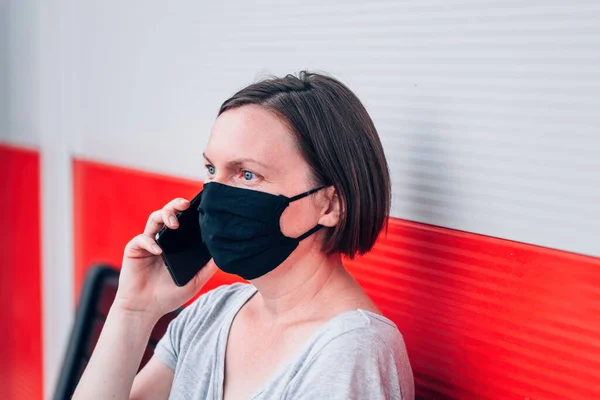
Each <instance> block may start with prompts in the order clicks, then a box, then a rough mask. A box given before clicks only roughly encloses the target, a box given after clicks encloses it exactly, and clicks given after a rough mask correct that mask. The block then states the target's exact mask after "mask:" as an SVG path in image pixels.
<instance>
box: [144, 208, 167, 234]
mask: <svg viewBox="0 0 600 400" xmlns="http://www.w3.org/2000/svg"><path fill="white" fill-rule="evenodd" d="M164 225H165V223H164V220H163V210H156V211H154V212H153V213H152V214H150V216H149V217H148V222H146V227H145V228H144V235H148V236H151V237H154V235H156V233H157V232H158V231H160V230H161V229H162V227H163V226H164Z"/></svg>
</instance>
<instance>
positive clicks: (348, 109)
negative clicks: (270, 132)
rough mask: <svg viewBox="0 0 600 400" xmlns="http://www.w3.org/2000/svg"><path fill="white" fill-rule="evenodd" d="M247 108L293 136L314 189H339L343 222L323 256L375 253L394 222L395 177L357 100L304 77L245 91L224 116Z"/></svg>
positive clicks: (340, 87)
mask: <svg viewBox="0 0 600 400" xmlns="http://www.w3.org/2000/svg"><path fill="white" fill-rule="evenodd" d="M248 104H254V105H259V106H261V107H263V108H265V109H266V110H268V111H271V112H273V113H275V114H276V115H277V116H278V117H279V118H280V119H281V120H282V121H283V122H284V123H285V124H286V125H287V126H288V127H289V129H290V131H291V132H292V134H293V135H294V137H295V139H296V142H297V145H298V147H299V149H300V152H301V153H302V155H303V157H304V158H305V160H306V161H307V163H308V164H309V166H310V168H311V170H312V174H313V179H314V182H313V183H314V184H315V185H317V186H321V185H323V186H333V187H334V188H335V190H336V194H337V196H338V198H339V200H340V220H339V223H338V224H337V226H335V227H333V228H330V229H329V231H328V233H327V238H326V240H325V241H324V243H323V250H324V251H325V252H326V253H328V254H331V253H335V252H340V253H341V254H343V255H345V256H347V257H350V258H352V257H354V255H355V254H356V253H358V254H364V253H366V252H368V251H369V250H371V248H372V247H373V245H374V244H375V240H376V239H377V237H378V235H379V233H380V232H381V230H382V228H383V227H384V225H385V224H386V222H387V218H388V216H389V210H390V203H391V188H390V176H389V170H388V164H387V161H386V159H385V154H384V151H383V146H382V145H381V141H380V140H379V135H378V134H377V130H376V129H375V125H374V124H373V121H372V120H371V117H370V116H369V114H368V113H367V110H366V109H365V107H364V106H363V104H362V103H361V102H360V100H359V99H358V97H356V95H355V94H354V93H353V92H352V91H351V90H350V89H349V88H348V87H346V86H345V85H344V84H342V83H341V82H339V81H338V80H336V79H334V78H332V77H329V76H326V75H322V74H318V73H312V72H308V71H302V72H300V73H299V74H298V75H297V76H295V75H287V76H285V77H283V78H277V77H273V78H269V79H266V80H263V81H260V82H257V83H254V84H252V85H250V86H248V87H246V88H244V89H242V90H240V91H239V92H237V93H236V94H235V95H233V96H232V97H231V98H229V99H227V100H226V101H225V102H224V103H223V104H222V105H221V108H220V110H219V115H221V114H223V113H224V112H226V111H227V110H230V109H233V108H237V107H242V106H244V105H248Z"/></svg>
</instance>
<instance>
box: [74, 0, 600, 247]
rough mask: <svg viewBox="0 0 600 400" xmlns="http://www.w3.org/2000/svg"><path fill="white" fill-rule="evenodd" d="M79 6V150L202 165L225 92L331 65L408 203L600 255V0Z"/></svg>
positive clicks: (169, 169)
mask: <svg viewBox="0 0 600 400" xmlns="http://www.w3.org/2000/svg"><path fill="white" fill-rule="evenodd" d="M72 7H74V9H73V15H74V19H73V20H74V21H75V22H74V23H75V26H74V27H73V35H74V38H73V40H74V48H73V51H74V52H75V57H73V65H72V70H71V71H69V72H70V73H72V83H71V84H72V85H74V86H73V88H72V92H73V95H74V96H76V101H73V102H72V104H73V109H72V114H71V116H72V118H73V120H72V123H73V124H74V127H75V130H76V131H77V135H76V136H75V143H74V144H73V146H74V149H75V151H76V153H77V154H79V155H82V156H86V157H90V158H94V159H100V160H104V161H109V162H116V163H119V164H124V165H130V166H135V167H140V168H145V169H150V170H154V171H159V172H164V173H170V174H176V175H184V176H191V177H201V176H202V172H201V171H202V168H201V164H202V162H201V158H200V154H201V152H202V149H203V146H204V144H205V142H206V139H207V136H208V132H209V130H210V126H211V124H212V121H213V118H214V115H215V113H216V110H217V108H218V106H219V104H220V102H221V101H223V100H224V99H225V98H226V97H227V96H228V95H230V94H232V93H233V92H234V91H235V90H237V89H238V88H240V87H242V86H243V85H245V84H247V83H249V82H251V81H253V80H254V79H255V78H257V77H259V76H260V75H261V74H262V73H264V72H271V73H275V74H284V73H288V72H293V71H298V70H300V69H302V68H311V69H318V70H324V71H328V72H330V73H332V74H334V75H336V76H338V77H340V78H341V79H343V80H344V81H345V82H347V83H348V84H349V85H350V86H351V87H352V88H353V89H354V90H355V91H356V92H357V94H358V95H359V96H360V97H361V98H362V99H363V101H364V102H365V104H366V105H367V107H368V109H369V111H370V112H371V114H372V116H373V118H374V120H375V123H376V125H377V127H378V128H379V131H380V134H381V137H382V140H383V142H384V145H385V148H386V152H387V154H388V158H389V161H390V165H391V169H392V176H393V184H394V206H393V215H394V216H396V217H400V218H406V219H409V220H416V221H421V222H426V223H431V224H436V225H442V226H446V227H451V228H455V229H461V230H467V231H471V232H476V233H481V234H486V235H492V236H498V237H502V238H508V239H512V240H518V241H523V242H528V243H533V244H538V245H543V246H549V247H554V248H559V249H566V250H570V251H576V252H581V253H587V254H593V255H600V248H598V246H597V240H596V239H597V238H598V237H599V235H600V225H599V224H597V221H598V220H600V157H599V156H598V154H599V152H600V132H599V130H600V113H599V112H598V109H599V107H600V24H599V23H598V21H600V2H597V1H583V0H577V1H571V2H563V1H541V0H540V1H528V2H523V1H516V0H515V1H508V0H506V1H442V0H437V1H435V0H421V1H410V2H408V1H402V2H398V1H387V2H383V1H368V2H367V1H360V2H359V1H354V2H343V3H341V2H321V1H316V0H309V1H304V2H281V1H275V0H272V1H260V2H244V1H239V0H238V1H231V2H222V3H220V2H211V3H206V2H198V1H179V2H168V3H167V2H163V1H147V0H146V1H141V0H138V1H128V2H121V1H116V0H110V1H103V2H77V3H76V4H73V5H72Z"/></svg>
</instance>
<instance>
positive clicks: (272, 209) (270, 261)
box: [198, 182, 323, 279]
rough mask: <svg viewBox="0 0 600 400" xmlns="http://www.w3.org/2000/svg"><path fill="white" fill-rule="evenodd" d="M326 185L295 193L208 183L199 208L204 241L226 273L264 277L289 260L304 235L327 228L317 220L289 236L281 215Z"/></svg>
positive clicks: (252, 277)
mask: <svg viewBox="0 0 600 400" xmlns="http://www.w3.org/2000/svg"><path fill="white" fill-rule="evenodd" d="M321 189H323V187H320V188H316V189H313V190H309V191H308V192H305V193H302V194H299V195H298V196H294V197H291V198H290V197H285V196H282V195H279V196H276V195H273V194H270V193H264V192H258V191H255V190H249V189H241V188H237V187H233V186H227V185H223V184H220V183H217V182H210V183H207V184H205V185H204V190H203V191H202V200H201V201H200V206H199V207H198V211H199V215H200V217H199V219H200V230H201V232H202V241H203V242H204V244H206V247H208V250H209V251H210V254H211V255H212V257H213V259H214V261H215V264H217V266H218V267H219V268H220V269H221V270H223V271H224V272H227V273H230V274H235V275H239V276H241V277H242V278H244V279H256V278H258V277H261V276H263V275H265V274H267V273H269V272H271V271H272V270H274V269H275V268H277V267H278V266H279V265H280V264H281V263H282V262H284V261H285V260H286V259H287V258H288V257H289V255H290V254H292V252H293V251H294V250H295V249H296V247H297V246H298V243H300V241H301V240H303V239H305V238H307V237H308V236H310V235H312V234H313V233H315V232H316V231H318V230H319V229H321V228H322V227H323V226H322V225H317V226H315V227H314V228H312V229H311V230H309V231H308V232H306V233H305V234H303V235H301V236H300V237H297V238H290V237H287V236H285V235H284V234H283V233H282V232H281V229H280V227H279V219H280V218H281V214H282V213H283V211H284V210H285V209H286V208H287V207H288V206H289V204H290V203H291V202H293V201H296V200H300V199H302V198H304V197H306V196H308V195H310V194H312V193H315V192H317V191H319V190H321Z"/></svg>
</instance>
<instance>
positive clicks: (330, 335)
mask: <svg viewBox="0 0 600 400" xmlns="http://www.w3.org/2000/svg"><path fill="white" fill-rule="evenodd" d="M315 350H316V354H315V355H317V354H331V353H333V354H336V355H343V354H345V353H347V354H348V355H349V356H352V357H362V356H364V355H366V353H369V354H371V355H372V356H374V357H375V356H376V357H377V358H380V357H383V356H386V357H387V356H390V357H392V358H394V359H398V360H399V361H401V360H402V359H404V358H405V357H406V346H405V344H404V338H403V337H402V334H401V333H400V331H399V330H398V328H397V327H396V325H395V324H394V323H393V322H392V321H390V320H388V319H387V318H385V317H383V316H380V315H377V314H374V313H371V312H367V311H363V310H356V311H351V312H348V313H345V314H343V315H341V316H339V317H337V318H335V319H334V320H332V321H331V323H330V324H329V326H328V327H327V329H326V331H325V334H324V337H322V338H321V340H320V346H317V348H316V349H315Z"/></svg>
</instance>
